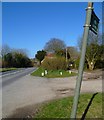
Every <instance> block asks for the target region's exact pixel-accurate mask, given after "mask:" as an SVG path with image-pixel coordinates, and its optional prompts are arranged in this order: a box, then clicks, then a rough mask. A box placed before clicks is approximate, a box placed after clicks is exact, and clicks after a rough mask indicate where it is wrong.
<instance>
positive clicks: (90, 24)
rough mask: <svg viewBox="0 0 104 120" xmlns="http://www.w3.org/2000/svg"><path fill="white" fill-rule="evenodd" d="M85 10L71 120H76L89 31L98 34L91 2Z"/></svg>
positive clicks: (96, 21)
mask: <svg viewBox="0 0 104 120" xmlns="http://www.w3.org/2000/svg"><path fill="white" fill-rule="evenodd" d="M86 10H87V14H86V22H85V26H84V35H83V44H82V51H81V57H80V63H79V69H78V77H77V81H76V87H75V93H74V99H73V106H72V112H71V116H70V118H71V120H76V113H77V108H78V101H79V97H80V89H81V83H82V78H83V68H84V63H85V54H86V47H87V40H88V34H89V30H91V31H92V32H94V33H95V34H97V32H98V24H99V18H98V17H97V16H96V14H95V13H94V11H93V3H92V2H89V3H88V7H87V9H86Z"/></svg>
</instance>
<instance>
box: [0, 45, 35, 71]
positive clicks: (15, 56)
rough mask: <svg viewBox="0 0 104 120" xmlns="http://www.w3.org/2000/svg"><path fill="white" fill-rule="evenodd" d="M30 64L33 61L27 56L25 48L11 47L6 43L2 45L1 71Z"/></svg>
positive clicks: (29, 65)
mask: <svg viewBox="0 0 104 120" xmlns="http://www.w3.org/2000/svg"><path fill="white" fill-rule="evenodd" d="M32 66H33V62H32V60H31V59H29V58H28V56H27V54H26V50H23V49H12V48H10V47H9V46H8V45H3V46H2V50H1V59H0V68H3V69H2V71H8V70H13V69H16V68H24V67H32Z"/></svg>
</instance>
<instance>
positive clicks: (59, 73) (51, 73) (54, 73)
mask: <svg viewBox="0 0 104 120" xmlns="http://www.w3.org/2000/svg"><path fill="white" fill-rule="evenodd" d="M45 71H46V74H45ZM42 73H44V75H43V76H42ZM31 75H33V76H38V77H47V78H57V77H71V76H75V75H77V74H76V73H73V72H71V73H70V71H65V70H46V69H44V68H42V67H40V68H38V69H37V70H36V71H35V72H33V73H32V74H31Z"/></svg>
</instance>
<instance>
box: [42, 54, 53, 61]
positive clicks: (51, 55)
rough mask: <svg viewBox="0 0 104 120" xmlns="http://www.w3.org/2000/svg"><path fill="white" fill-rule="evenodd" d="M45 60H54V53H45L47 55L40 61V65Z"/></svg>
mask: <svg viewBox="0 0 104 120" xmlns="http://www.w3.org/2000/svg"><path fill="white" fill-rule="evenodd" d="M46 58H49V59H52V58H55V54H54V53H47V55H46V56H45V58H44V59H43V60H42V61H41V63H42V62H43V61H44V60H45V59H46Z"/></svg>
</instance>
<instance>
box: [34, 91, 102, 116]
mask: <svg viewBox="0 0 104 120" xmlns="http://www.w3.org/2000/svg"><path fill="white" fill-rule="evenodd" d="M92 95H93V94H82V95H81V97H80V100H79V104H78V112H77V118H81V117H82V114H83V112H84V110H85V109H86V107H87V105H88V103H89V101H90V99H91V97H92ZM72 101H73V97H68V98H62V99H60V100H54V101H51V102H48V103H45V104H43V105H42V106H41V107H40V109H39V112H38V113H37V114H36V115H35V118H69V117H70V114H71V109H72ZM102 117H103V116H102V94H101V93H99V94H97V95H96V96H95V97H94V99H93V102H92V104H91V106H90V108H89V110H88V112H87V115H86V118H102Z"/></svg>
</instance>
